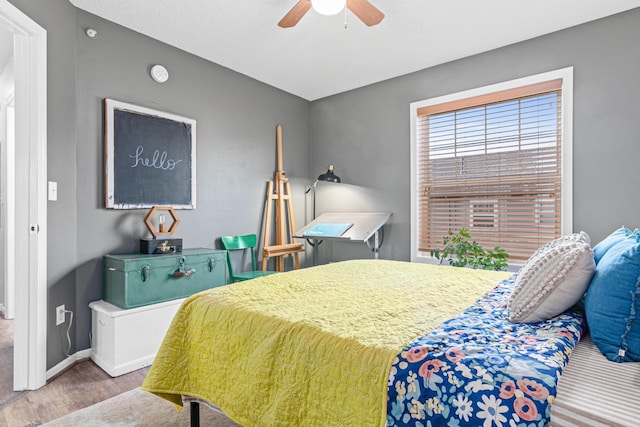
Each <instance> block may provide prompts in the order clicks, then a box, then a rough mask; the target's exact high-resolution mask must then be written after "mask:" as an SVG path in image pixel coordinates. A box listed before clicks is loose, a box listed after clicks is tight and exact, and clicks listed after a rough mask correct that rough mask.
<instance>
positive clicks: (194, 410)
mask: <svg viewBox="0 0 640 427" xmlns="http://www.w3.org/2000/svg"><path fill="white" fill-rule="evenodd" d="M189 409H190V410H191V413H190V416H191V427H200V404H199V403H198V402H191V404H190V405H189Z"/></svg>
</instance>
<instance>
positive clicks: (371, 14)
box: [347, 0, 384, 27]
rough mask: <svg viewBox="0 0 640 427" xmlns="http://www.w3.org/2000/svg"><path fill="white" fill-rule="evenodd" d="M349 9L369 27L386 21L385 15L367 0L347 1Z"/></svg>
mask: <svg viewBox="0 0 640 427" xmlns="http://www.w3.org/2000/svg"><path fill="white" fill-rule="evenodd" d="M347 7H348V8H349V10H350V11H351V12H353V14H354V15H356V16H357V17H358V18H360V20H361V21H362V22H364V23H365V25H367V26H368V27H371V26H373V25H377V24H379V23H380V22H381V21H382V20H383V19H384V13H382V12H380V11H379V10H378V9H377V8H376V7H375V6H374V5H372V4H371V3H369V2H368V1H367V0H347Z"/></svg>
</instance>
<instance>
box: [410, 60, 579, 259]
mask: <svg viewBox="0 0 640 427" xmlns="http://www.w3.org/2000/svg"><path fill="white" fill-rule="evenodd" d="M555 79H562V117H561V120H562V178H561V179H562V218H561V220H560V221H561V224H560V228H561V233H562V234H567V233H571V232H572V230H573V67H567V68H562V69H559V70H554V71H549V72H546V73H541V74H536V75H533V76H528V77H523V78H519V79H515V80H510V81H507V82H501V83H496V84H492V85H488V86H483V87H480V88H476V89H470V90H466V91H463V92H457V93H454V94H450V95H444V96H439V97H436V98H431V99H426V100H423V101H417V102H412V103H411V104H410V108H409V110H410V111H409V114H410V119H411V130H410V132H411V261H412V262H426V263H434V262H436V261H434V258H432V257H431V255H430V254H429V253H426V252H420V251H418V237H417V233H416V230H417V229H418V226H419V224H418V212H417V210H418V204H417V191H418V188H417V182H416V180H417V177H418V163H417V162H418V156H417V148H418V147H417V144H418V141H417V116H418V109H420V108H424V107H428V106H431V105H438V104H443V103H446V102H452V101H456V100H460V99H466V98H472V97H476V96H480V95H486V94H489V93H493V92H499V91H503V90H508V89H513V88H517V87H521V86H527V85H531V84H535V83H542V82H545V81H549V80H555ZM513 266H516V264H514V265H513Z"/></svg>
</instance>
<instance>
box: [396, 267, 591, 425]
mask: <svg viewBox="0 0 640 427" xmlns="http://www.w3.org/2000/svg"><path fill="white" fill-rule="evenodd" d="M514 280H515V276H512V277H511V278H510V279H507V280H504V281H502V282H501V283H500V284H499V285H498V286H497V287H496V288H495V289H494V290H492V291H490V292H488V293H487V294H485V295H484V296H483V297H482V298H480V299H479V300H478V301H477V303H476V304H475V305H473V306H472V307H470V308H468V309H467V310H465V311H464V312H463V313H461V314H460V315H459V316H457V317H454V318H453V319H451V320H448V321H446V322H444V323H443V324H442V325H441V326H440V327H439V328H437V329H436V330H434V331H432V332H430V333H428V334H426V335H424V336H422V337H420V338H418V339H416V340H415V341H414V342H413V343H411V344H410V345H408V346H407V347H406V348H405V349H404V350H403V351H402V352H401V353H400V354H399V355H398V358H397V359H396V360H395V362H394V365H393V366H392V368H391V372H390V375H389V383H388V401H387V425H388V426H389V427H391V426H411V427H427V426H448V427H453V426H474V427H477V426H483V427H491V426H498V427H501V426H510V427H516V426H517V427H533V426H536V427H540V426H546V425H549V423H550V413H551V404H552V403H553V400H554V398H555V396H556V386H557V381H558V378H559V377H560V374H561V373H562V370H563V369H564V367H565V366H566V364H567V362H568V359H569V355H570V354H571V352H572V350H573V348H575V346H576V344H577V343H578V341H579V340H580V337H581V336H582V333H583V332H584V330H585V329H586V321H585V319H584V317H583V315H582V314H581V313H579V312H577V311H569V312H567V313H565V314H562V315H560V316H557V317H555V318H553V319H551V320H548V321H545V322H539V323H533V324H526V323H511V322H509V321H508V320H507V317H508V310H507V302H508V300H509V296H510V294H511V292H512V289H513V285H514Z"/></svg>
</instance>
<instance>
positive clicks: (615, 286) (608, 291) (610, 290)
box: [584, 230, 640, 362]
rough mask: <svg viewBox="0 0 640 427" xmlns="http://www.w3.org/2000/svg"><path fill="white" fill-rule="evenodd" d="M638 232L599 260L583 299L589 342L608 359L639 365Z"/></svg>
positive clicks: (639, 236) (639, 248) (639, 260)
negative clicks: (589, 334) (589, 332)
mask: <svg viewBox="0 0 640 427" xmlns="http://www.w3.org/2000/svg"><path fill="white" fill-rule="evenodd" d="M639 279H640V233H639V232H638V231H637V230H636V231H635V232H633V234H631V235H630V236H629V237H628V238H625V239H623V240H621V241H620V242H618V243H617V244H615V245H614V246H613V247H611V248H610V249H609V250H608V251H606V253H605V254H604V255H603V256H602V258H601V259H600V262H599V263H598V264H597V266H596V272H595V274H594V275H593V279H591V283H590V284H589V288H588V290H587V293H586V295H585V299H584V308H585V314H586V317H587V323H588V324H589V330H590V331H591V339H592V340H593V342H594V343H595V344H596V346H597V347H598V348H599V349H600V351H601V352H602V354H604V355H605V356H606V357H607V359H609V360H611V361H614V362H640V281H639Z"/></svg>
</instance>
